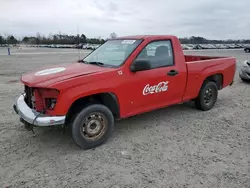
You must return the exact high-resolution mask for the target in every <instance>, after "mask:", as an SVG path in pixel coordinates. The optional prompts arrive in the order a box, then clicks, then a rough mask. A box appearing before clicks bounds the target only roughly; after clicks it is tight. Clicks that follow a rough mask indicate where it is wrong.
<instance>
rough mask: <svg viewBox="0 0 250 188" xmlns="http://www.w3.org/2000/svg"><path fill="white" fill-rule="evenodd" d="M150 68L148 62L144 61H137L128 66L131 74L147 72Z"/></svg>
mask: <svg viewBox="0 0 250 188" xmlns="http://www.w3.org/2000/svg"><path fill="white" fill-rule="evenodd" d="M150 68H151V66H150V62H149V60H146V59H137V60H135V61H134V62H133V63H132V65H131V66H130V71H131V72H137V71H143V70H149V69H150Z"/></svg>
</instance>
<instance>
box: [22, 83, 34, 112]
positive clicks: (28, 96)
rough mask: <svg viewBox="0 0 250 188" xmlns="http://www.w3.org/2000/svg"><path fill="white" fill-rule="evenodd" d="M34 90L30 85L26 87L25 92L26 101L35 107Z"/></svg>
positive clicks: (31, 106)
mask: <svg viewBox="0 0 250 188" xmlns="http://www.w3.org/2000/svg"><path fill="white" fill-rule="evenodd" d="M32 91H33V89H32V88H31V87H28V86H25V87H24V92H25V94H26V96H25V102H26V104H27V105H28V106H29V107H30V108H33V105H32Z"/></svg>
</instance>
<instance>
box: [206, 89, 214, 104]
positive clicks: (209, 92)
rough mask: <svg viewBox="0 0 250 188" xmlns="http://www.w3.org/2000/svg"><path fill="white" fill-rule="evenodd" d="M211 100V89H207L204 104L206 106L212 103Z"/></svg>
mask: <svg viewBox="0 0 250 188" xmlns="http://www.w3.org/2000/svg"><path fill="white" fill-rule="evenodd" d="M212 99H213V90H212V88H208V89H207V90H206V91H205V94H204V103H205V104H206V105H209V104H210V103H211V102H212Z"/></svg>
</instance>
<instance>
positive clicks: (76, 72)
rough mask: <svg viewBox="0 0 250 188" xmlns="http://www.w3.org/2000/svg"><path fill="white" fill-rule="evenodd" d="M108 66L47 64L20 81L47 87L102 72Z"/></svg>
mask: <svg viewBox="0 0 250 188" xmlns="http://www.w3.org/2000/svg"><path fill="white" fill-rule="evenodd" d="M109 69H110V68H104V67H99V66H96V65H87V64H84V63H71V64H60V65H56V66H47V67H43V68H40V69H38V70H36V71H33V72H29V73H27V74H25V75H23V76H22V77H21V82H22V83H24V84H25V85H28V86H30V87H47V86H49V85H51V84H54V83H57V82H59V81H63V80H67V79H70V78H73V77H78V76H82V75H88V74H93V73H97V72H102V71H103V72H104V71H107V70H109Z"/></svg>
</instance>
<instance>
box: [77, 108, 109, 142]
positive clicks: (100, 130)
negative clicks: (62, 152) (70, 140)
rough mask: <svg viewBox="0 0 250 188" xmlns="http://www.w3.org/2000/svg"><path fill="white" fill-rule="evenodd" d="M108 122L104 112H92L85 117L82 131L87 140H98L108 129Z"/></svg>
mask: <svg viewBox="0 0 250 188" xmlns="http://www.w3.org/2000/svg"><path fill="white" fill-rule="evenodd" d="M107 124H108V121H107V118H106V117H105V115H104V114H103V113H100V112H93V113H90V114H89V115H87V116H86V117H85V118H84V121H83V124H82V127H81V133H82V135H83V137H84V138H85V139H86V140H91V141H94V140H98V139H99V138H101V137H102V136H103V135H104V133H105V131H106V130H107Z"/></svg>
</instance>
